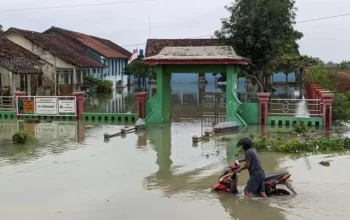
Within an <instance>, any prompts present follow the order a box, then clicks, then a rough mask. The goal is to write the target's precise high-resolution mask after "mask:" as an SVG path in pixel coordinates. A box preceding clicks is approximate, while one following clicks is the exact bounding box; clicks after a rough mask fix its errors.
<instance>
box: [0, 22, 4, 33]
mask: <svg viewBox="0 0 350 220" xmlns="http://www.w3.org/2000/svg"><path fill="white" fill-rule="evenodd" d="M3 28H4V27H3V26H2V25H1V24H0V34H2V33H4V30H3Z"/></svg>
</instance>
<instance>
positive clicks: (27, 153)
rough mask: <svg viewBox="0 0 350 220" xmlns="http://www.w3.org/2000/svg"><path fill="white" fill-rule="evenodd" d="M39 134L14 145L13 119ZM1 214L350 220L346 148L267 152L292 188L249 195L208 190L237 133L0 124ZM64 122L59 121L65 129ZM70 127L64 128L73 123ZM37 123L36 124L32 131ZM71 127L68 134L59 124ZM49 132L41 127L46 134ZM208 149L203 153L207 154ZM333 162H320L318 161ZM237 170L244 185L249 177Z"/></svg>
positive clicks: (14, 218) (87, 219)
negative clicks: (225, 138)
mask: <svg viewBox="0 0 350 220" xmlns="http://www.w3.org/2000/svg"><path fill="white" fill-rule="evenodd" d="M24 126H26V129H29V127H32V128H31V129H32V131H33V133H35V132H36V135H39V136H38V139H39V142H38V143H37V144H36V145H35V146H27V147H24V148H23V147H20V146H14V145H12V143H11V140H10V137H11V132H14V131H15V130H17V128H18V127H24ZM0 128H1V134H0V182H1V187H0V195H1V196H0V203H1V209H0V219H6V220H22V219H36V220H47V219H55V220H56V219H57V220H58V219H64V220H66V219H75V220H100V219H104V220H108V219H130V220H133V219H135V220H138V219H140V218H142V219H145V220H147V219H149V220H154V219H168V220H179V219H240V220H245V219H247V220H251V219H267V220H281V219H292V220H295V219H296V220H297V219H315V220H316V219H317V220H318V219H348V216H350V210H349V208H348V204H349V203H350V176H349V175H347V167H350V156H347V155H345V156H344V155H343V156H337V155H314V156H308V157H302V156H299V155H286V154H275V153H266V154H262V155H261V158H262V162H263V166H264V169H265V170H266V172H276V171H280V170H289V171H290V172H291V173H292V174H293V176H292V181H293V182H292V185H293V186H294V187H295V189H296V191H297V192H298V193H299V194H298V195H297V196H294V197H293V196H290V197H284V198H270V199H268V200H266V201H264V200H261V199H256V200H251V199H246V198H243V197H241V196H233V195H230V194H226V195H225V196H220V197H219V196H218V195H216V194H213V193H211V192H210V187H211V186H212V185H213V184H214V183H215V182H216V181H217V177H218V175H219V174H220V172H221V171H222V169H223V168H225V167H226V166H227V164H228V163H229V162H231V161H232V160H233V158H234V155H235V154H236V149H235V148H234V146H235V142H236V140H237V139H238V138H240V137H242V136H245V135H247V134H249V133H254V132H255V133H256V132H257V130H258V129H257V128H255V127H249V128H248V129H247V130H246V131H245V133H243V134H236V135H234V137H235V139H236V140H233V141H232V142H230V143H228V144H227V143H224V142H220V141H218V140H216V141H215V140H213V141H211V142H207V143H200V144H199V145H198V146H197V147H193V146H192V141H191V137H192V136H193V135H195V134H197V135H198V134H200V132H201V126H200V123H199V122H196V123H191V122H187V123H176V124H173V125H172V126H171V127H169V126H158V127H152V128H150V129H149V130H148V131H146V132H143V133H139V134H129V135H127V137H126V138H120V137H119V138H114V139H111V141H110V142H109V143H104V142H103V134H104V133H105V132H109V133H113V132H118V131H119V130H120V128H121V127H120V126H98V127H96V126H88V125H86V126H82V125H79V124H76V123H71V124H64V123H57V124H54V125H49V124H44V123H42V124H39V125H37V126H35V125H23V124H21V123H19V124H18V125H17V124H0ZM63 128H64V129H63ZM69 129H70V130H69ZM38 131H39V132H38ZM64 131H70V132H64ZM45 132H46V133H45ZM208 156H209V157H208ZM324 158H327V160H332V162H331V166H330V167H323V166H321V165H319V164H318V163H319V162H320V161H321V160H324ZM247 178H248V175H247V173H242V174H241V175H240V180H239V184H240V189H242V188H243V187H244V184H245V182H246V181H247Z"/></svg>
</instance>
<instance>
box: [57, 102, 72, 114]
mask: <svg viewBox="0 0 350 220" xmlns="http://www.w3.org/2000/svg"><path fill="white" fill-rule="evenodd" d="M58 112H59V113H75V101H74V100H58Z"/></svg>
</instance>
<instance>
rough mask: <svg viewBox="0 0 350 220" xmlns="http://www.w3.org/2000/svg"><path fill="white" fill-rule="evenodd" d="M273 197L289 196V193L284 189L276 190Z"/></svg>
mask: <svg viewBox="0 0 350 220" xmlns="http://www.w3.org/2000/svg"><path fill="white" fill-rule="evenodd" d="M273 195H276V196H289V195H290V192H288V191H287V190H285V189H276V190H275V192H274V194H273Z"/></svg>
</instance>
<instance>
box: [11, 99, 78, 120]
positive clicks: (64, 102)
mask: <svg viewBox="0 0 350 220" xmlns="http://www.w3.org/2000/svg"><path fill="white" fill-rule="evenodd" d="M16 104H17V108H16V110H17V115H39V116H60V115H65V116H77V106H76V105H77V102H76V97H75V96H17V97H16Z"/></svg>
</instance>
